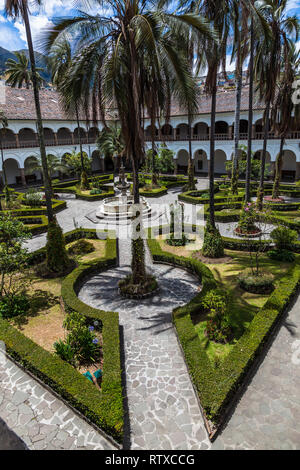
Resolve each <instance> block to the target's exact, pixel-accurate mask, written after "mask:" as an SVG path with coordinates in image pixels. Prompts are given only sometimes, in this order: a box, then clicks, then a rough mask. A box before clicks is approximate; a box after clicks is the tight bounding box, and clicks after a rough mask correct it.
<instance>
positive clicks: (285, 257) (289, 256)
mask: <svg viewBox="0 0 300 470" xmlns="http://www.w3.org/2000/svg"><path fill="white" fill-rule="evenodd" d="M267 254H268V256H269V258H271V259H273V260H275V261H283V262H287V263H293V262H294V261H295V258H296V257H295V255H294V253H293V252H292V251H289V250H270V251H268V253H267Z"/></svg>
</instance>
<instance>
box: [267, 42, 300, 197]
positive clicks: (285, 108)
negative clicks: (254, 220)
mask: <svg viewBox="0 0 300 470" xmlns="http://www.w3.org/2000/svg"><path fill="white" fill-rule="evenodd" d="M289 48H290V51H289V53H288V55H287V60H286V62H285V64H283V70H282V73H281V77H280V82H279V85H278V93H277V96H276V100H275V103H274V107H273V109H272V122H273V123H274V130H275V132H276V133H277V134H278V135H279V136H280V150H279V154H278V155H277V157H276V166H275V179H274V185H273V192H272V198H273V199H277V198H278V197H279V187H280V181H281V170H282V163H283V147H284V143H285V139H286V136H287V134H288V132H289V130H290V129H291V127H292V124H299V122H300V107H299V104H294V103H293V100H292V96H293V93H294V91H295V90H294V88H293V85H294V82H295V81H296V79H297V77H298V76H299V66H300V52H299V51H297V50H296V47H295V45H294V44H293V43H292V42H290V43H289ZM293 114H294V116H292V115H293Z"/></svg>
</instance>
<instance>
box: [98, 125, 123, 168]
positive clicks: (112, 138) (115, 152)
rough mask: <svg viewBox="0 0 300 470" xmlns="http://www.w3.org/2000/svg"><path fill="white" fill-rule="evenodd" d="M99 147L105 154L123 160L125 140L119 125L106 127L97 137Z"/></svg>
mask: <svg viewBox="0 0 300 470" xmlns="http://www.w3.org/2000/svg"><path fill="white" fill-rule="evenodd" d="M97 147H98V149H99V150H100V152H101V153H102V154H103V155H105V156H109V157H111V158H112V159H114V158H116V159H118V160H119V161H121V159H122V158H123V156H124V140H123V135H122V131H121V128H120V127H119V126H117V125H112V126H111V127H104V129H103V130H102V131H101V132H100V134H99V136H98V138H97Z"/></svg>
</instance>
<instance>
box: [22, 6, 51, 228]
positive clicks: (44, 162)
mask: <svg viewBox="0 0 300 470" xmlns="http://www.w3.org/2000/svg"><path fill="white" fill-rule="evenodd" d="M22 7H23V8H22V10H23V19H24V24H25V30H26V37H27V43H28V51H29V58H30V64H31V72H32V86H33V93H34V102H35V109H36V118H37V130H38V137H39V145H40V152H41V160H42V167H43V177H44V186H45V196H46V207H47V216H48V220H49V222H53V221H54V220H55V218H54V214H53V210H52V202H51V194H52V191H51V183H50V178H49V173H48V164H47V155H46V147H45V139H44V129H43V122H42V113H41V106H40V97H39V89H38V83H37V75H36V65H35V57H34V50H33V44H32V36H31V30H30V24H29V18H28V10H27V2H25V0H23V1H22Z"/></svg>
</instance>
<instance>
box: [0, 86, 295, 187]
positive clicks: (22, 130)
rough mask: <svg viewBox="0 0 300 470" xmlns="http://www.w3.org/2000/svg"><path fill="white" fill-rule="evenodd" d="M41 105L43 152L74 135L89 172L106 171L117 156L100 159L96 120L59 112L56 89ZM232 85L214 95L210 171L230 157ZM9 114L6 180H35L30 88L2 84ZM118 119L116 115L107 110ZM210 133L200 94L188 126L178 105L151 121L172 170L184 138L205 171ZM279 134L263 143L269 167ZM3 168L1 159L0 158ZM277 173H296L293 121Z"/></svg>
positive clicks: (256, 135)
mask: <svg viewBox="0 0 300 470" xmlns="http://www.w3.org/2000/svg"><path fill="white" fill-rule="evenodd" d="M40 96H41V109H42V116H43V125H44V133H45V141H46V146H47V153H48V154H52V155H55V156H57V157H59V158H63V157H64V155H65V154H66V153H68V152H70V151H72V150H74V149H75V150H76V151H79V136H80V138H81V142H82V144H83V150H84V151H85V152H86V153H87V154H88V155H89V156H90V157H91V158H92V169H93V171H94V172H106V171H111V170H113V169H114V167H116V162H113V161H112V160H110V159H104V158H103V156H102V155H101V154H100V152H99V151H98V150H97V146H96V138H97V135H98V133H99V131H100V130H101V129H102V128H103V126H102V124H101V123H100V121H99V122H98V123H97V125H95V124H92V123H89V124H87V123H86V120H85V119H84V118H82V119H80V125H79V127H78V125H77V122H76V120H71V119H69V118H68V117H67V116H66V115H65V114H64V112H63V110H62V108H61V106H60V104H59V97H58V95H57V93H56V92H54V91H50V90H43V91H41V93H40ZM247 103H248V88H247V87H245V88H244V91H243V96H242V107H241V120H240V144H241V145H245V146H246V145H247V138H248V111H247ZM234 104H235V93H234V90H230V91H224V90H223V91H221V92H220V93H218V97H217V118H216V137H215V139H216V142H215V173H216V174H217V175H218V174H225V173H226V168H225V164H226V161H230V160H231V158H232V153H233V146H234V140H233V137H234ZM0 109H2V110H3V111H4V113H5V115H6V116H7V118H8V128H7V129H6V131H5V132H4V131H3V129H1V130H0V133H1V140H2V147H3V154H4V165H5V170H6V175H7V179H8V183H9V184H11V185H14V184H22V185H26V184H28V183H30V182H34V181H37V180H39V179H40V178H41V175H40V174H39V173H38V172H37V173H35V174H29V171H28V166H29V165H28V164H29V162H30V160H32V159H36V158H38V157H39V147H38V137H37V130H36V115H35V107H34V100H33V92H32V90H26V89H13V88H9V87H5V101H4V103H3V104H0ZM262 118H263V106H262V105H261V104H260V103H259V102H258V100H255V104H254V120H253V126H252V139H253V141H252V142H253V152H254V154H255V158H259V156H260V152H261V151H262V147H263V140H262V139H263V127H262ZM110 119H111V120H112V119H117V116H113V115H111V116H110ZM144 129H145V142H146V146H147V147H150V146H151V131H150V121H149V119H147V118H145V120H144ZM209 138H210V98H208V97H206V96H204V95H202V96H201V97H200V99H199V109H198V114H196V115H195V116H194V118H193V123H192V126H191V128H189V125H188V117H187V114H186V112H184V111H183V110H182V109H179V108H178V106H172V110H171V117H170V119H169V121H168V123H165V122H159V123H157V127H156V142H157V145H158V146H159V145H161V144H162V143H164V144H166V145H167V146H168V147H169V148H170V149H171V150H173V152H174V164H175V172H180V173H185V172H186V171H187V164H188V155H189V153H188V149H189V140H191V144H192V154H193V160H194V167H195V173H196V174H199V175H206V174H207V173H208V167H209ZM279 146H280V139H279V138H278V137H277V136H276V135H275V134H274V133H272V132H270V133H269V138H268V146H267V163H269V164H270V169H271V173H272V172H273V171H274V163H275V160H276V156H277V155H278V152H279ZM0 169H1V172H2V171H3V168H2V162H1V163H0ZM282 178H283V179H284V180H289V181H294V180H295V179H299V178H300V129H298V128H297V127H296V126H294V127H293V128H291V129H290V132H289V134H288V136H287V139H286V142H285V146H284V157H283V168H282Z"/></svg>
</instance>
